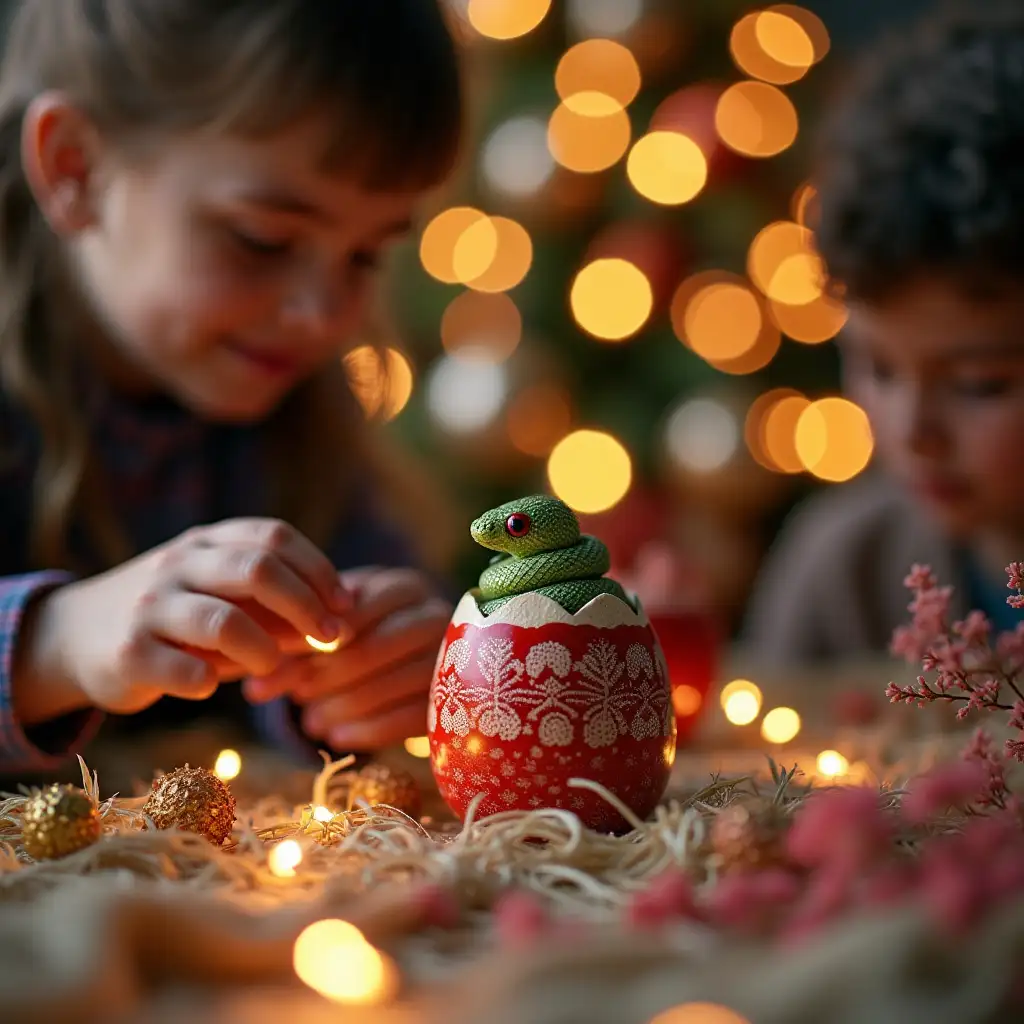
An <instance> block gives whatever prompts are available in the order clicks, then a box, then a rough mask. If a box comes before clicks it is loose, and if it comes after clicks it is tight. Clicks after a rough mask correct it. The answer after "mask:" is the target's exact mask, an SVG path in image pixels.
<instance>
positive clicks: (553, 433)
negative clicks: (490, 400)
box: [506, 381, 572, 458]
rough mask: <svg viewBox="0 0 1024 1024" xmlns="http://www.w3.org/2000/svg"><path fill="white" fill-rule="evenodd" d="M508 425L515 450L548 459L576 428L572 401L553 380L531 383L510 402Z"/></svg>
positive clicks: (507, 414) (564, 390)
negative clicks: (573, 423) (573, 421)
mask: <svg viewBox="0 0 1024 1024" xmlns="http://www.w3.org/2000/svg"><path fill="white" fill-rule="evenodd" d="M506 425H507V429H508V437H509V440H510V441H511V442H512V445H513V447H515V448H517V449H518V450H519V451H521V452H522V453H523V454H524V455H532V456H534V457H535V458H544V457H546V456H548V455H550V454H551V450H552V449H553V448H554V447H555V445H556V444H558V442H559V441H561V440H562V438H563V437H565V435H566V434H568V433H569V430H570V429H571V427H572V399H571V397H570V395H569V393H568V392H567V391H566V389H565V388H563V387H561V386H560V385H558V384H554V383H552V382H550V381H540V382H538V383H536V384H531V385H529V386H528V387H526V388H523V390H522V391H520V392H519V394H518V395H516V396H515V398H513V399H512V401H511V402H510V403H509V407H508V412H507V413H506Z"/></svg>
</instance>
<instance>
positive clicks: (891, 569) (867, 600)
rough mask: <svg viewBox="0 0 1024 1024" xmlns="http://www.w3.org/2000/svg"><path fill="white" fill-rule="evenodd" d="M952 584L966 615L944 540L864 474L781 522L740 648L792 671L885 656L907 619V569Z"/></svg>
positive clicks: (895, 493) (957, 608) (880, 481)
mask: <svg viewBox="0 0 1024 1024" xmlns="http://www.w3.org/2000/svg"><path fill="white" fill-rule="evenodd" d="M915 562H916V563H920V564H927V565H930V566H931V568H932V570H933V571H934V572H935V574H936V576H937V577H938V579H939V583H940V584H943V585H944V584H947V583H948V584H953V585H954V587H955V588H956V589H955V591H954V598H953V602H954V603H953V612H954V614H955V615H957V616H960V615H962V614H963V612H964V611H965V610H966V609H965V608H964V605H963V602H964V600H965V598H964V587H963V585H962V581H961V580H960V579H959V577H958V575H957V572H956V560H955V558H954V550H953V546H952V544H951V543H950V541H949V540H948V539H947V538H945V537H943V536H942V534H941V533H940V532H939V531H938V530H937V529H936V527H935V525H934V524H932V523H930V522H929V521H928V519H927V517H926V516H925V515H924V513H923V512H922V511H921V510H920V509H919V508H917V507H915V506H914V505H913V504H912V503H911V500H910V499H909V498H908V497H906V496H905V495H904V494H902V493H901V492H900V491H899V490H898V489H897V488H896V487H895V486H894V485H893V484H891V483H890V482H889V481H888V480H886V479H884V478H882V477H881V476H880V475H876V474H871V475H870V476H865V477H864V478H862V479H859V480H857V481H855V482H853V483H851V484H846V485H842V486H839V487H836V488H833V489H831V490H829V491H826V492H825V493H823V494H821V495H818V496H815V497H814V498H811V499H809V500H808V501H807V502H805V503H804V504H803V505H802V506H800V507H799V508H798V509H797V510H796V511H795V512H794V513H793V515H792V516H791V517H790V518H789V520H788V521H787V523H786V525H785V527H784V528H783V530H782V531H781V533H780V535H779V537H778V539H777V541H776V543H775V545H774V547H773V548H772V550H771V552H770V553H769V555H768V557H767V559H766V560H765V563H764V565H763V567H762V570H761V573H760V575H759V578H758V581H757V584H756V585H755V588H754V593H753V596H752V598H751V602H750V605H749V607H748V614H747V621H746V624H745V630H744V634H745V635H744V637H743V647H744V650H745V651H746V652H747V653H748V654H750V655H752V656H753V657H755V658H757V659H758V660H759V661H760V662H761V663H763V664H769V665H776V666H792V667H795V666H798V665H801V664H808V663H814V662H821V661H826V660H831V661H837V660H840V661H850V660H857V659H864V658H866V657H871V656H872V655H884V654H885V653H886V651H887V650H888V646H889V641H890V638H891V636H892V632H893V630H894V629H895V628H896V627H897V626H899V625H902V624H903V623H905V622H907V621H909V618H910V613H909V612H908V611H907V604H908V602H909V601H910V592H909V591H908V590H906V588H905V587H904V586H903V578H904V577H905V576H906V574H907V571H908V570H909V569H910V567H911V565H913V564H914V563H915Z"/></svg>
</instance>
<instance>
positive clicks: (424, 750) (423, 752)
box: [405, 736, 430, 757]
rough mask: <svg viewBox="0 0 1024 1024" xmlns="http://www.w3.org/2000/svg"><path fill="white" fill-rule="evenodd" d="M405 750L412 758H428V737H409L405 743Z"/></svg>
mask: <svg viewBox="0 0 1024 1024" xmlns="http://www.w3.org/2000/svg"><path fill="white" fill-rule="evenodd" d="M405 749H406V752H407V753H409V754H411V755H412V756H413V757H430V737H429V736H410V737H409V739H407V740H406V741H405Z"/></svg>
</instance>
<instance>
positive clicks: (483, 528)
mask: <svg viewBox="0 0 1024 1024" xmlns="http://www.w3.org/2000/svg"><path fill="white" fill-rule="evenodd" d="M470 533H471V534H472V536H473V540H475V541H476V542H477V544H479V545H481V546H482V547H485V548H488V549H489V550H491V551H497V552H499V554H497V555H495V557H494V558H492V559H491V564H490V565H489V566H488V567H487V568H486V569H485V570H484V571H483V572H482V573H481V574H480V585H479V588H478V591H477V603H478V605H479V607H480V610H481V612H483V614H484V615H490V614H491V613H492V612H494V611H496V610H497V609H498V608H500V607H501V606H502V605H503V604H506V603H507V602H508V601H510V600H511V599H512V598H513V597H516V596H517V595H519V594H526V593H530V592H533V593H537V594H544V595H546V596H547V597H550V598H551V599H552V600H553V601H556V602H557V603H558V604H560V605H561V606H562V607H563V608H564V609H565V610H566V611H567V612H569V614H570V615H575V614H576V612H578V611H579V610H580V609H581V608H582V607H583V606H584V605H585V604H586V603H587V602H588V601H591V600H593V599H594V598H595V597H597V596H598V595H599V594H612V595H614V596H615V597H618V598H620V599H621V600H623V601H625V602H626V604H628V605H629V606H630V607H632V603H631V602H630V601H629V599H628V598H627V597H626V592H625V591H624V590H623V589H622V587H621V586H620V585H619V584H618V583H616V582H615V581H614V580H610V579H606V578H605V576H604V574H605V573H606V572H607V571H608V569H609V568H610V560H609V557H608V549H607V548H606V547H605V546H604V544H602V543H601V541H599V540H598V539H597V538H596V537H591V536H589V535H587V534H581V533H580V524H579V520H578V519H577V518H576V515H575V513H574V512H573V511H572V509H570V508H569V506H568V505H566V504H565V502H562V501H559V500H558V499H557V498H550V497H547V496H546V495H534V496H533V497H529V498H520V499H519V500H518V501H510V502H508V504H505V505H501V506H499V507H498V508H494V509H491V510H490V512H485V513H484V514H483V515H482V516H481V517H480V518H479V519H477V520H476V521H475V522H474V523H473V525H472V526H471V527H470Z"/></svg>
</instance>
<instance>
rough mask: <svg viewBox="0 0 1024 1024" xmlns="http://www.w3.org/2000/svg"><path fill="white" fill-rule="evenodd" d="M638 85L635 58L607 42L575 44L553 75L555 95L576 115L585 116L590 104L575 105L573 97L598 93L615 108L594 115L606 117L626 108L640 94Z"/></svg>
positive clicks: (601, 40) (589, 102)
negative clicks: (605, 97) (610, 101)
mask: <svg viewBox="0 0 1024 1024" xmlns="http://www.w3.org/2000/svg"><path fill="white" fill-rule="evenodd" d="M640 85H641V78H640V66H639V65H638V64H637V62H636V57H634V56H633V54H632V53H631V52H630V51H629V50H628V49H627V48H626V47H625V46H623V45H622V43H616V42H615V41H614V40H611V39H587V40H585V41H584V42H582V43H577V44H576V45H575V46H573V47H570V48H569V50H567V51H566V53H565V54H564V55H563V57H562V59H561V60H560V61H559V62H558V68H557V69H556V71H555V87H556V88H557V89H558V95H559V96H560V97H561V99H562V102H563V103H565V105H566V106H567V107H568V108H569V109H570V110H573V111H575V112H576V113H579V114H589V113H590V112H591V109H592V107H593V102H592V101H588V100H587V99H583V100H582V101H577V100H576V97H577V96H580V95H583V96H584V97H586V96H587V95H588V94H590V93H598V94H600V95H602V96H607V97H609V98H610V99H612V100H613V101H614V103H615V107H610V108H605V110H604V111H601V110H600V109H598V110H597V111H596V112H597V113H603V112H608V113H610V112H612V111H613V110H614V109H615V108H616V107H618V108H625V107H628V106H629V105H630V103H632V102H633V100H634V99H636V96H637V93H638V92H640Z"/></svg>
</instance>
